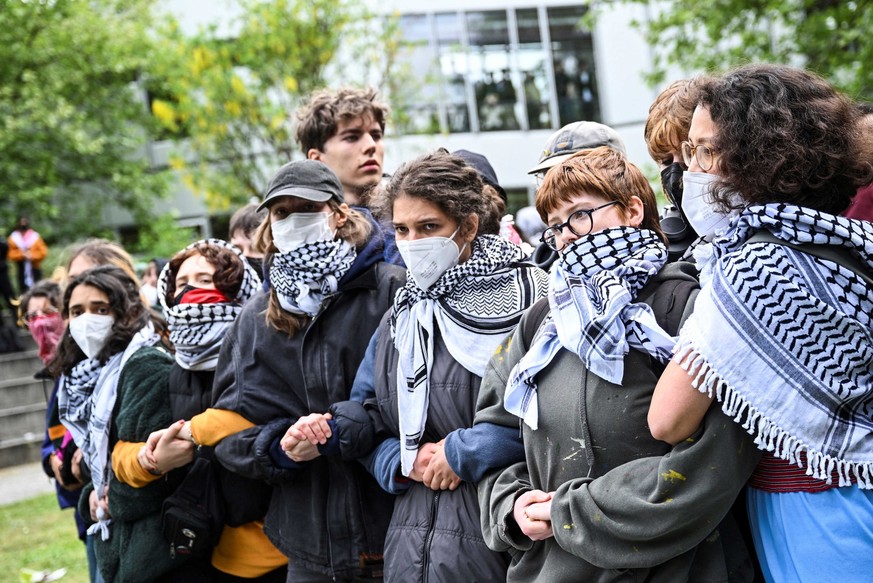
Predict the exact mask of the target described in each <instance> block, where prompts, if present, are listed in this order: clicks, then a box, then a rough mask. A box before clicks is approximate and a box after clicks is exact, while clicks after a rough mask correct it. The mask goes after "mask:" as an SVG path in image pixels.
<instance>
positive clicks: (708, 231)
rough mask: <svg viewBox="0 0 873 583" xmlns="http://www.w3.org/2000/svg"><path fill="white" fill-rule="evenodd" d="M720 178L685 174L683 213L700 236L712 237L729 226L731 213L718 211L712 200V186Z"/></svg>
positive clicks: (711, 175) (704, 174)
mask: <svg viewBox="0 0 873 583" xmlns="http://www.w3.org/2000/svg"><path fill="white" fill-rule="evenodd" d="M716 180H718V176H717V175H714V174H707V173H703V172H685V173H684V174H683V182H684V188H683V191H684V192H683V196H682V211H683V212H684V213H685V216H686V218H687V219H688V222H689V223H690V224H691V227H692V228H693V229H694V230H695V231H696V232H697V234H698V235H702V236H703V235H712V234H714V233H715V232H716V231H717V230H718V229H720V228H722V227H723V226H724V225H725V224H727V222H728V220H729V218H730V213H728V214H725V213H723V212H721V211H720V210H718V209H717V208H716V207H715V205H714V204H713V200H712V196H711V195H712V184H713V182H715V181H716Z"/></svg>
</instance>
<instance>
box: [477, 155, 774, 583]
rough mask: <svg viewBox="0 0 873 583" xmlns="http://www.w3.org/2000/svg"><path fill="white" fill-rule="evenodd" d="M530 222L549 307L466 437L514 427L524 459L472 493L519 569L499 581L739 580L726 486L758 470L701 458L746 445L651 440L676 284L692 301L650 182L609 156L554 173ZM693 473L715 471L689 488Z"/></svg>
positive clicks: (499, 546)
mask: <svg viewBox="0 0 873 583" xmlns="http://www.w3.org/2000/svg"><path fill="white" fill-rule="evenodd" d="M536 207H537V210H538V211H539V212H540V215H541V216H542V217H543V220H544V221H545V222H546V224H547V225H550V226H549V228H548V230H547V231H546V233H545V234H544V236H543V242H544V243H546V244H548V245H550V246H551V247H553V248H554V249H556V250H557V251H558V253H559V255H560V257H559V259H558V262H557V264H556V265H555V267H554V268H553V269H552V271H551V272H550V280H549V292H548V301H547V302H546V301H541V302H539V303H538V304H536V305H535V306H534V307H533V308H532V309H531V310H529V311H528V312H527V313H526V314H525V316H524V317H523V318H522V319H521V322H520V323H519V326H518V328H517V329H516V331H515V333H514V335H513V336H512V338H511V341H509V342H507V343H505V344H504V346H503V347H502V350H500V351H498V356H495V358H493V359H492V360H491V363H490V365H489V368H488V370H487V371H486V373H485V377H484V379H483V382H482V394H481V395H480V398H479V402H478V407H479V410H478V412H477V414H476V426H479V425H487V424H497V425H502V426H509V427H514V428H518V427H519V425H520V426H521V433H522V440H523V444H524V452H525V458H524V459H523V460H521V461H518V462H517V463H514V464H512V465H510V466H508V467H506V468H503V469H500V470H497V471H495V472H492V473H490V474H489V475H488V476H486V478H485V479H484V480H483V481H481V482H480V483H479V500H480V505H481V508H482V512H483V520H482V528H483V532H484V534H485V537H486V540H487V542H488V544H489V546H490V547H491V548H492V549H495V550H508V551H509V552H510V553H511V554H512V556H513V560H512V564H511V565H510V568H509V572H508V577H507V579H508V580H509V581H535V580H536V581H550V582H552V581H556V582H560V581H567V582H570V581H616V580H640V581H641V580H646V581H689V580H695V581H713V580H722V579H724V580H727V579H728V576H727V574H728V573H729V572H730V573H731V574H732V577H731V580H740V581H741V580H745V578H744V577H743V573H740V572H739V570H738V567H739V566H740V565H741V564H743V562H744V561H747V555H746V553H745V550H744V547H743V545H742V541H741V538H740V537H739V536H738V535H737V534H736V532H735V531H733V530H731V529H732V526H733V522H732V520H730V519H727V520H726V522H724V523H722V521H723V519H724V517H725V515H726V513H727V512H728V510H729V508H730V506H731V503H732V502H733V499H734V497H735V496H736V494H737V492H738V491H739V490H740V488H741V487H742V484H743V481H744V479H740V480H732V479H731V476H733V475H737V474H740V473H741V472H740V471H738V470H737V466H738V465H740V466H742V465H743V464H745V465H746V466H748V467H752V466H753V465H754V463H755V461H756V459H757V458H755V457H753V458H751V459H747V458H746V457H734V458H733V459H731V458H730V456H723V457H724V458H725V459H718V460H713V458H712V457H711V455H712V451H713V450H714V449H716V446H720V445H722V444H723V443H738V444H742V440H743V439H744V438H745V437H744V435H743V431H742V430H741V429H739V428H737V430H736V431H734V432H733V433H732V434H731V433H728V432H724V431H723V430H722V429H723V427H724V426H730V422H729V421H728V420H726V419H723V420H714V426H715V427H717V429H716V430H714V431H710V432H709V433H708V435H706V436H703V435H701V436H699V437H701V440H700V442H699V443H695V444H694V447H693V448H691V447H688V446H690V445H691V444H686V447H679V448H675V449H673V450H672V451H671V447H670V446H669V445H668V444H666V443H664V442H662V441H659V440H656V439H654V438H653V437H652V436H651V434H650V432H649V429H648V426H647V424H646V414H647V412H648V408H649V402H650V400H651V397H652V392H653V391H654V388H655V384H656V383H657V380H658V376H659V374H660V373H661V371H662V370H663V366H664V364H665V363H666V362H667V361H668V360H669V358H670V355H671V351H672V349H673V346H674V338H673V336H672V334H674V333H675V330H676V328H678V322H676V323H670V317H669V316H670V315H671V313H672V315H673V316H679V319H681V317H682V316H684V312H686V311H687V309H688V306H687V305H688V304H690V301H689V295H687V294H686V295H684V296H683V295H681V294H680V293H679V287H678V283H679V282H683V283H682V284H683V285H684V284H687V285H690V286H692V287H696V282H695V280H694V278H693V277H691V276H690V275H687V274H685V273H683V271H682V270H683V268H684V266H685V265H687V264H685V265H683V264H680V263H670V264H667V248H666V246H665V243H664V238H663V234H662V233H661V230H660V226H659V222H658V214H657V208H656V205H655V197H654V193H653V192H652V188H651V186H649V183H648V180H647V179H646V177H645V176H644V175H643V174H642V172H640V170H639V169H638V168H636V167H635V166H634V165H632V164H631V163H629V162H628V161H627V159H626V158H625V157H624V156H623V155H622V154H620V153H618V152H615V151H614V150H610V149H608V148H597V149H595V150H589V151H585V152H580V153H578V154H576V155H575V156H573V157H572V158H570V159H568V160H566V161H565V162H563V163H562V164H560V165H558V166H556V167H555V168H553V169H552V170H550V171H549V172H548V174H547V175H546V178H545V181H544V183H543V186H542V187H541V188H540V190H539V191H538V192H537V198H536ZM691 297H693V296H691ZM665 327H667V328H670V330H669V331H668V330H666V329H665ZM740 449H742V448H740ZM746 449H749V448H746ZM703 460H707V461H710V462H711V463H712V464H713V465H715V466H717V467H715V468H714V469H712V470H711V471H710V472H708V473H707V474H706V475H695V476H694V478H695V479H694V480H693V481H692V482H688V483H686V482H687V478H686V474H691V470H690V469H689V468H694V467H695V466H697V465H699V463H700V462H701V461H703ZM717 488H718V491H717V493H713V491H712V490H715V489H717ZM720 523H721V524H720ZM747 574H748V573H747Z"/></svg>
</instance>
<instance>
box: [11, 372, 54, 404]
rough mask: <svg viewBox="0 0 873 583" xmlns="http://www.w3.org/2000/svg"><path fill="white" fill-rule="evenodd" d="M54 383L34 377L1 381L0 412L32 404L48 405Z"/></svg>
mask: <svg viewBox="0 0 873 583" xmlns="http://www.w3.org/2000/svg"><path fill="white" fill-rule="evenodd" d="M53 386H54V381H52V380H51V379H47V380H41V379H35V378H33V377H24V378H20V379H10V380H8V381H0V411H2V410H3V409H6V408H9V407H18V406H19V405H29V404H31V403H40V402H43V403H48V398H49V397H50V396H51V392H52V388H53Z"/></svg>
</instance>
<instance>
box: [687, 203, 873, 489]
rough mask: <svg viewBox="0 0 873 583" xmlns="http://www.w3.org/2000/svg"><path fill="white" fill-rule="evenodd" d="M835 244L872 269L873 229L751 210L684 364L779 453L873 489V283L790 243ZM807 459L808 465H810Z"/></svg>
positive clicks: (719, 250) (716, 270) (706, 296)
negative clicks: (766, 234) (760, 234)
mask: <svg viewBox="0 0 873 583" xmlns="http://www.w3.org/2000/svg"><path fill="white" fill-rule="evenodd" d="M761 229H766V230H768V231H770V232H771V233H772V234H773V235H774V236H775V237H778V238H780V239H782V240H784V241H787V242H789V243H792V244H795V245H803V244H813V245H831V246H834V247H835V248H837V249H839V248H842V252H843V253H845V254H846V255H847V256H849V255H851V256H855V257H857V258H858V259H859V260H860V262H861V263H862V264H864V265H866V266H867V267H868V268H869V266H870V265H873V225H871V224H870V223H866V222H865V221H858V220H851V219H846V218H844V217H836V216H833V215H829V214H826V213H821V212H818V211H815V210H812V209H807V208H803V207H798V206H794V205H787V204H769V205H763V206H752V207H749V208H748V209H746V210H745V211H743V213H742V214H741V215H740V217H739V219H738V220H737V222H735V223H734V224H732V227H731V229H729V230H728V232H727V233H725V234H724V235H723V236H721V237H717V238H716V239H715V240H714V241H713V255H712V258H711V260H710V262H709V264H708V265H706V266H704V267H705V268H706V270H707V271H709V272H710V273H711V278H710V281H709V282H708V284H707V285H706V286H705V287H704V288H703V289H701V292H700V295H699V296H698V299H697V303H696V305H695V311H694V313H693V314H692V316H691V317H690V318H689V320H688V321H687V322H686V323H685V326H683V328H682V331H681V332H680V340H679V345H678V347H677V355H676V357H675V358H674V360H676V361H678V362H681V363H682V366H683V368H685V370H686V371H688V373H689V375H691V376H692V378H693V381H694V382H693V385H694V387H696V388H697V389H698V390H700V391H701V392H706V393H709V394H711V395H714V397H715V398H716V399H717V400H718V401H719V402H720V403H721V407H722V410H723V411H724V412H725V414H726V415H728V416H730V417H731V418H732V419H733V420H734V421H735V422H737V423H739V424H741V426H742V427H743V428H744V429H746V430H747V431H748V432H749V433H750V434H751V435H753V436H754V439H755V443H756V445H757V446H758V447H759V448H760V449H762V450H765V451H768V452H771V453H772V454H773V455H774V456H775V457H777V458H779V459H781V460H784V461H787V462H789V463H791V464H796V465H797V467H799V468H803V467H804V466H805V469H806V475H808V476H811V477H812V478H814V479H816V480H822V481H824V482H826V483H828V484H831V483H832V481H833V480H832V477H831V473H832V472H833V471H834V470H836V472H837V474H838V485H839V486H849V485H851V484H852V480H855V481H856V482H857V484H858V486H859V487H860V488H865V489H870V488H873V435H871V433H873V419H871V417H870V411H871V410H873V346H871V338H873V335H871V316H870V314H871V313H873V290H871V289H869V288H868V287H867V286H866V285H865V283H864V281H863V280H862V278H861V277H859V276H858V275H857V274H855V273H854V272H853V271H852V270H850V269H848V268H847V267H845V266H843V265H841V264H839V263H835V262H833V261H830V260H825V259H821V258H817V257H814V256H813V255H810V254H806V253H803V252H802V251H800V250H796V249H793V248H790V247H786V246H784V245H780V244H777V243H769V242H760V241H756V242H755V243H750V244H745V243H746V241H748V240H749V239H750V238H751V236H752V235H753V234H754V233H755V232H756V231H758V230H761ZM804 457H805V461H804Z"/></svg>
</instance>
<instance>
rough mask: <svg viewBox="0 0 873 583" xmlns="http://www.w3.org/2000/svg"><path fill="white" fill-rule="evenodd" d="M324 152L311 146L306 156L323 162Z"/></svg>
mask: <svg viewBox="0 0 873 583" xmlns="http://www.w3.org/2000/svg"><path fill="white" fill-rule="evenodd" d="M322 154H324V152H322V151H321V150H319V149H318V148H309V150H308V151H307V152H306V158H307V159H309V160H318V161H319V162H321V155H322Z"/></svg>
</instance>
